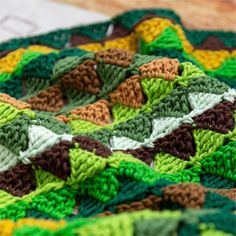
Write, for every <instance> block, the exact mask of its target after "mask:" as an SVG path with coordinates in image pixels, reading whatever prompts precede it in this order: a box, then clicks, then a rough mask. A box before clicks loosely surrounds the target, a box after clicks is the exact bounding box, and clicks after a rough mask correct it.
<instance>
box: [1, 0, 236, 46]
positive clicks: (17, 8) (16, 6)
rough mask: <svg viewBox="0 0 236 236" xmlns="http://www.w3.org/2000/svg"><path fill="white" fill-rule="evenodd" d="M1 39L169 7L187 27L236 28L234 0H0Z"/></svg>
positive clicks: (235, 2) (229, 29) (230, 29)
mask: <svg viewBox="0 0 236 236" xmlns="http://www.w3.org/2000/svg"><path fill="white" fill-rule="evenodd" d="M0 4H1V8H0V42H2V41H5V40H8V39H10V38H15V37H24V36H29V35H34V34H39V33H44V32H48V31H51V30H54V29H58V28H66V27H72V26H75V25H80V24H88V23H92V22H98V21H104V20H107V19H109V18H110V17H112V16H114V15H117V14H119V13H122V12H123V11H127V10H131V9H135V8H170V9H172V10H174V11H175V12H176V13H177V14H179V16H180V17H181V18H182V20H183V23H184V24H185V26H186V27H187V28H191V29H211V30H226V31H236V17H235V16H236V0H209V1H207V0H7V1H5V0H0Z"/></svg>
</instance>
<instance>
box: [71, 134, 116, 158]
mask: <svg viewBox="0 0 236 236" xmlns="http://www.w3.org/2000/svg"><path fill="white" fill-rule="evenodd" d="M73 141H74V142H76V143H79V146H80V148H82V149H84V150H87V151H89V152H94V153H95V154H96V155H98V156H102V157H109V156H110V155H111V154H112V151H111V150H110V149H109V148H108V147H106V146H105V145H104V144H102V143H100V142H98V141H97V140H95V139H92V138H89V137H85V136H76V137H74V138H73Z"/></svg>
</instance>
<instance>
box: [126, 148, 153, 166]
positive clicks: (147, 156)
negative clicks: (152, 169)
mask: <svg viewBox="0 0 236 236" xmlns="http://www.w3.org/2000/svg"><path fill="white" fill-rule="evenodd" d="M123 152H124V153H128V154H131V155H133V156H135V157H136V158H138V159H139V160H141V161H143V162H145V163H146V164H147V165H150V164H151V163H152V161H153V158H154V150H153V148H149V147H141V148H136V149H127V150H125V151H123Z"/></svg>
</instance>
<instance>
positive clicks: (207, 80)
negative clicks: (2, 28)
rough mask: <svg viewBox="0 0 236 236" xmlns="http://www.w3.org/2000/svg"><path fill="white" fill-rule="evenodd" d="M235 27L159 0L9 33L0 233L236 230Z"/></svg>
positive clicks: (1, 119)
mask: <svg viewBox="0 0 236 236" xmlns="http://www.w3.org/2000/svg"><path fill="white" fill-rule="evenodd" d="M235 36H236V33H233V32H210V31H209V32H208V31H191V30H188V29H185V27H184V26H183V25H182V23H181V21H180V19H179V17H178V16H177V15H176V14H175V13H174V12H172V11H169V10H163V9H162V10H160V9H149V10H135V11H131V12H127V13H124V14H122V15H120V16H117V17H115V18H113V19H112V20H111V21H109V22H104V23H99V24H95V25H88V26H79V27H75V28H73V29H64V30H57V31H55V32H51V33H48V34H44V35H39V36H35V37H30V38H23V39H14V40H11V41H8V42H5V43H2V44H0V235H17V236H20V235H26V236H27V235H29V236H31V235H55V236H56V235H57V236H58V235H120V236H124V235H140V236H141V235H163V236H166V235H183V236H184V235H203V236H207V235H227V236H228V235H235V233H236V232H235V223H236V217H235V211H236V205H235V201H236V189H235V181H236V168H235V166H236V90H235V89H234V88H235V87H236V70H235V68H236V67H235V66H236V50H235V49H236V42H235V40H234V39H235ZM137 53H139V54H137Z"/></svg>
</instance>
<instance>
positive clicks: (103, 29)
mask: <svg viewBox="0 0 236 236" xmlns="http://www.w3.org/2000/svg"><path fill="white" fill-rule="evenodd" d="M109 25H110V22H109V21H106V22H101V23H98V24H91V25H86V26H79V27H75V28H72V29H71V30H70V33H71V35H81V36H87V37H89V38H90V39H92V40H95V41H96V40H102V39H103V38H105V37H106V33H107V30H108V27H109Z"/></svg>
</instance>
